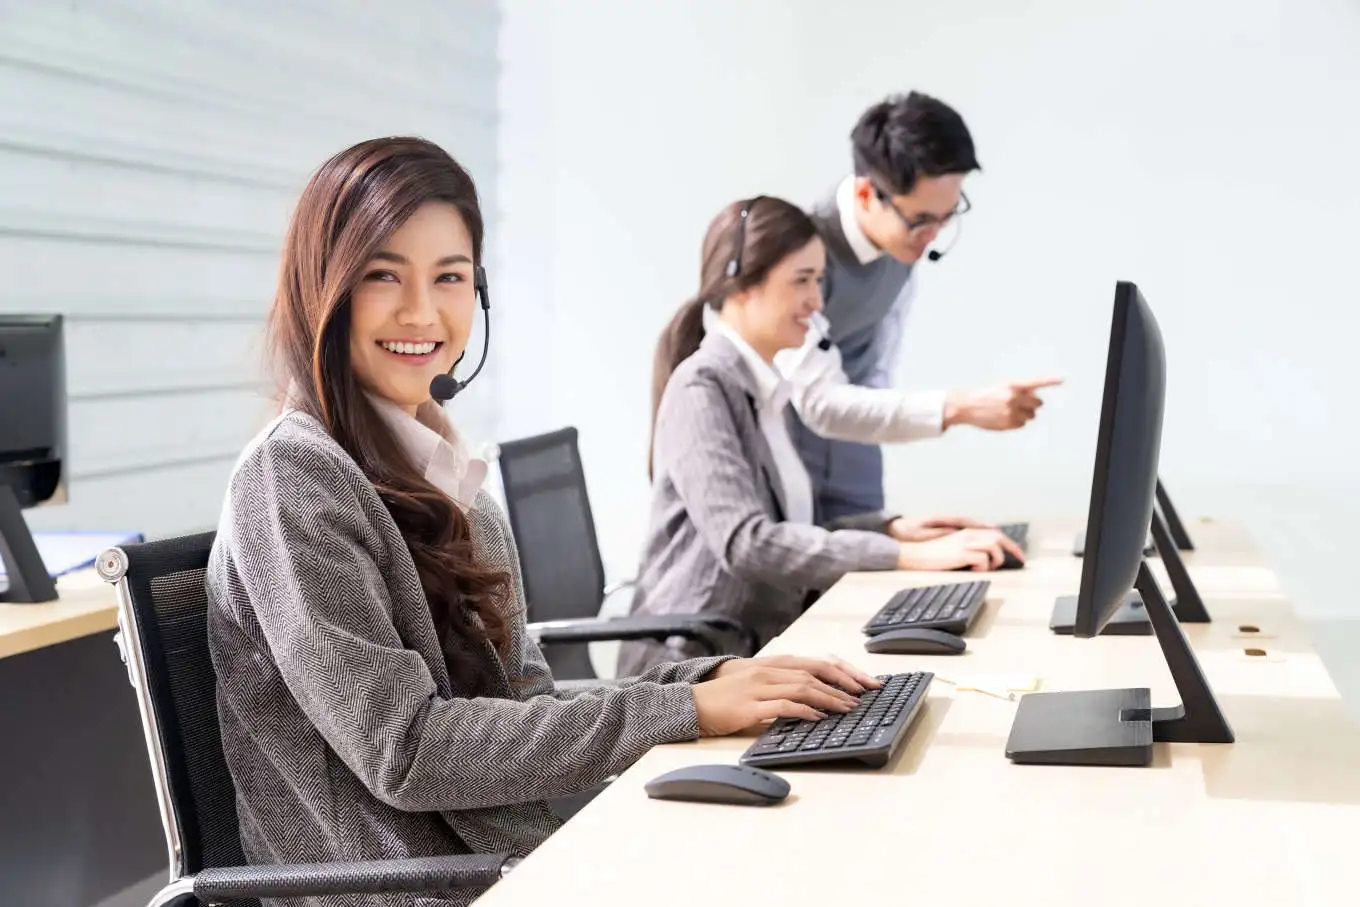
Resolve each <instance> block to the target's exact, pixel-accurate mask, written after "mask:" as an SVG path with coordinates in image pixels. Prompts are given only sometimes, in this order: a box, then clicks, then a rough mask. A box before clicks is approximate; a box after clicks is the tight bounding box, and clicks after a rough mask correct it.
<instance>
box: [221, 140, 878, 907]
mask: <svg viewBox="0 0 1360 907" xmlns="http://www.w3.org/2000/svg"><path fill="white" fill-rule="evenodd" d="M481 254H482V216H481V212H480V210H479V207H478V200H477V194H476V189H475V187H474V186H473V182H472V180H471V178H470V177H469V176H468V174H467V173H466V172H465V171H464V170H463V169H462V168H461V167H460V166H459V165H458V164H457V163H456V162H455V161H454V160H453V159H452V158H450V157H449V156H448V155H447V154H446V153H444V152H443V151H442V150H440V149H439V148H438V147H437V146H434V145H431V144H429V143H427V142H424V141H421V140H418V139H404V138H396V139H381V140H375V141H370V142H365V143H363V144H360V145H357V146H355V147H353V148H350V149H348V150H346V151H344V152H341V153H340V154H339V155H337V156H336V157H334V158H332V159H331V160H330V161H328V162H327V163H325V164H324V165H323V166H322V167H321V168H320V170H319V171H318V172H317V173H316V174H315V175H314V177H313V178H312V180H311V181H310V182H309V184H308V185H307V187H306V189H305V190H304V192H303V194H302V198H301V200H300V201H299V203H298V206H297V210H296V212H295V213H294V216H293V221H292V224H291V226H290V228H289V232H288V237H287V241H286V245H285V248H284V250H283V260H282V267H281V274H280V279H279V287H278V293H277V296H276V298H275V300H274V307H273V311H272V313H271V315H270V335H271V336H270V339H271V348H272V353H273V354H274V355H275V357H276V358H277V360H278V365H279V366H280V369H281V375H280V377H281V379H282V386H283V387H284V388H286V395H285V400H284V407H283V411H282V413H281V414H280V415H279V416H278V417H277V418H275V419H274V420H273V421H272V422H271V423H270V424H269V425H268V426H267V427H266V428H265V429H264V430H263V431H262V432H261V433H260V434H259V435H258V436H257V437H256V438H255V439H254V440H253V441H252V442H251V443H250V444H249V446H248V447H247V448H246V450H245V452H244V453H243V454H242V455H241V458H240V460H239V461H238V463H237V465H236V468H235V471H234V473H233V475H232V478H231V481H230V485H229V490H228V496H227V501H226V505H225V508H224V510H223V514H222V519H221V523H220V526H219V528H218V534H217V540H216V544H215V546H214V549H213V552H212V556H211V560H210V563H209V569H208V575H207V581H206V582H207V593H208V598H209V604H210V608H209V614H208V634H209V644H210V647H211V652H212V657H213V664H214V666H215V668H216V672H217V677H218V703H219V715H220V720H221V726H222V743H223V749H224V751H225V753H226V757H227V764H228V767H229V768H230V770H231V774H232V778H233V780H234V782H235V786H236V796H237V810H238V812H239V815H240V822H241V841H242V844H243V846H244V849H245V853H246V855H247V857H248V858H249V859H250V860H252V861H254V862H283V863H312V862H317V863H326V862H331V861H335V860H371V859H387V858H400V857H415V856H426V855H437V854H448V853H467V852H475V853H489V852H506V851H508V852H511V853H514V854H520V855H522V854H525V853H528V852H529V851H530V850H532V849H533V848H534V847H535V846H536V845H537V844H538V843H539V842H541V841H542V840H543V839H544V838H545V837H547V836H548V835H549V834H550V833H551V832H552V831H553V830H554V829H555V828H556V827H557V824H558V819H557V818H556V817H555V815H554V814H553V813H552V812H551V811H550V810H549V808H548V806H547V805H546V804H545V802H544V801H545V799H547V798H555V797H562V796H568V795H571V794H575V793H579V792H583V791H586V790H589V789H591V788H592V787H594V786H597V785H598V784H600V783H601V782H602V781H604V780H605V779H606V778H608V777H609V776H610V775H612V774H615V773H617V772H619V771H621V770H622V769H624V768H625V767H627V766H628V765H629V764H630V763H632V762H633V761H634V760H636V759H637V758H638V757H639V756H641V755H642V754H643V753H645V752H646V751H647V750H648V749H649V748H650V747H651V746H653V745H654V744H658V743H667V742H671V741H683V740H690V739H693V738H695V737H698V736H701V735H716V734H728V733H732V732H735V731H737V730H740V729H743V728H746V727H749V726H751V725H752V724H755V723H758V722H759V721H761V720H763V719H768V718H771V717H773V716H777V715H790V716H802V717H804V718H807V719H816V718H819V717H823V715H824V712H825V711H827V710H835V711H848V709H849V708H850V706H851V704H852V703H853V702H854V701H855V700H854V699H853V697H852V696H851V695H850V693H855V692H860V691H862V690H863V688H864V687H866V686H877V683H876V681H874V680H872V679H871V678H869V677H867V676H866V675H864V674H862V673H861V672H858V671H855V670H853V669H850V668H847V667H845V666H843V665H840V664H832V663H829V662H826V661H817V660H810V659H798V658H779V659H756V660H750V659H736V660H733V659H727V658H722V657H719V658H706V659H699V660H692V661H683V662H680V663H678V664H666V665H661V666H659V667H657V668H655V669H654V670H652V671H650V672H648V673H647V674H646V675H644V676H642V677H639V678H637V679H636V680H633V681H631V682H627V683H625V684H623V685H622V686H620V687H618V688H602V689H596V690H591V691H589V692H587V693H584V694H581V695H577V696H574V697H573V696H569V695H567V694H565V693H560V694H559V693H557V692H555V690H554V686H553V678H552V676H551V675H550V674H549V672H548V668H547V666H546V664H545V663H544V660H543V658H542V656H541V655H540V653H539V652H538V650H537V647H536V646H535V645H534V643H533V642H532V641H531V640H530V639H529V638H528V637H527V634H526V631H525V604H524V597H523V593H522V588H521V580H520V576H519V570H518V556H517V553H516V550H515V545H514V542H513V540H512V539H511V536H510V532H509V529H508V527H507V525H506V522H505V518H504V516H503V515H502V514H501V512H500V511H499V509H498V508H497V506H496V504H495V503H494V502H493V501H492V499H491V498H490V497H489V496H488V495H487V493H486V492H485V491H482V490H481V489H480V488H479V484H480V482H481V479H482V477H483V474H484V472H485V466H484V464H481V463H480V462H473V461H470V459H469V457H468V455H467V452H466V449H465V448H464V446H463V445H462V443H461V442H460V440H459V436H458V434H457V432H456V431H455V430H454V429H453V426H452V425H451V424H450V423H449V421H448V419H447V418H446V416H445V413H444V410H443V409H442V408H441V406H440V405H438V404H437V403H435V402H434V400H433V399H432V397H431V388H430V385H431V381H432V379H434V378H435V377H436V376H438V375H440V374H441V373H446V372H449V371H451V369H452V367H453V366H454V365H455V363H456V362H457V361H458V360H459V358H460V357H461V356H462V354H463V350H464V348H465V346H466V344H467V340H468V337H469V334H470V333H471V330H472V324H473V315H474V312H475V310H476V307H477V299H478V296H479V295H481V294H484V293H485V292H486V288H485V278H484V275H483V272H482V269H481V265H480V261H481ZM845 691H849V693H847V692H845ZM476 893H477V892H467V893H466V894H464V895H461V896H458V897H455V898H453V900H454V901H455V902H458V903H465V902H467V901H469V900H471V898H472V897H473V895H475V894H476ZM290 903H294V902H290ZM298 903H301V902H298ZM345 903H346V904H352V905H358V904H365V905H367V904H371V905H374V907H376V905H378V904H385V903H388V900H387V899H385V898H383V897H379V896H376V895H375V896H373V897H372V898H367V899H365V898H347V899H345ZM402 903H406V901H403V902H402ZM420 903H425V901H423V900H422V901H420Z"/></svg>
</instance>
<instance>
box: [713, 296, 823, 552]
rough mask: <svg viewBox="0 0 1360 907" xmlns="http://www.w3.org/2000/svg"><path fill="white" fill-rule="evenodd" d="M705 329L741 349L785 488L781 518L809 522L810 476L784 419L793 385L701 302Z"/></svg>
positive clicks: (758, 415)
mask: <svg viewBox="0 0 1360 907" xmlns="http://www.w3.org/2000/svg"><path fill="white" fill-rule="evenodd" d="M704 330H705V331H710V332H712V333H715V334H718V335H720V336H722V337H726V338H727V339H728V340H729V341H730V342H731V343H732V345H733V346H735V347H736V348H737V350H738V352H740V353H741V357H742V359H743V361H745V363H746V368H747V370H748V371H750V373H751V376H752V377H753V378H754V379H755V384H756V420H757V422H758V423H759V425H760V432H761V434H763V435H764V436H765V443H766V444H768V445H769V446H770V454H771V456H773V458H774V467H775V470H776V471H777V472H778V473H779V476H778V481H779V485H780V487H781V489H782V490H783V492H784V509H785V512H784V519H785V520H787V521H788V522H790V523H804V524H806V525H812V523H813V518H814V516H815V514H814V511H813V504H812V479H811V478H810V477H809V476H808V473H807V467H805V466H804V465H803V459H802V457H800V456H799V455H798V451H797V449H796V448H794V446H793V438H791V437H789V428H788V423H786V422H785V421H784V407H785V406H787V405H788V404H789V400H790V397H791V395H792V391H793V388H792V387H791V385H790V384H789V382H788V381H786V380H784V378H783V376H781V375H780V374H779V372H777V371H776V370H775V369H774V367H773V366H771V365H770V364H769V363H768V362H766V361H765V360H764V359H761V358H760V354H759V353H757V352H756V351H755V350H754V349H752V348H751V345H750V344H749V343H747V342H746V340H745V339H744V338H743V337H742V336H741V335H740V334H738V333H737V332H736V331H734V330H733V329H732V328H731V327H729V326H728V325H727V324H726V323H725V322H723V320H722V318H720V317H719V316H718V313H717V312H715V311H714V310H713V309H712V308H711V307H709V306H704Z"/></svg>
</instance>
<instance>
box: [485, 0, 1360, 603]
mask: <svg viewBox="0 0 1360 907" xmlns="http://www.w3.org/2000/svg"><path fill="white" fill-rule="evenodd" d="M528 6H529V5H525V4H509V5H508V7H507V9H506V17H505V21H504V31H503V35H502V64H503V83H502V107H503V128H502V148H503V160H502V163H503V170H502V175H501V178H502V185H503V191H502V202H503V204H504V222H503V224H504V225H503V230H502V233H501V236H500V244H501V250H502V252H503V253H504V255H505V264H504V266H505V269H506V270H507V271H508V272H511V267H510V264H509V263H510V262H512V261H513V262H514V263H515V264H514V266H513V271H512V272H511V273H513V278H511V277H510V276H509V275H508V276H507V279H506V281H505V284H506V292H505V293H504V294H503V295H501V296H500V297H498V299H499V301H500V302H501V303H502V305H500V307H499V308H500V311H507V310H513V311H514V313H515V317H517V318H521V319H522V322H523V324H522V329H521V330H517V331H516V332H515V333H513V334H510V335H509V336H503V340H506V341H507V342H506V343H505V345H503V346H502V350H503V351H504V350H505V348H506V346H510V345H511V344H515V345H518V344H521V343H523V344H524V345H525V347H526V348H529V349H532V350H533V351H534V355H533V358H532V362H533V363H534V367H533V368H532V369H524V368H521V369H520V370H519V372H520V374H519V375H517V376H507V382H506V384H505V385H504V388H503V389H504V392H505V394H506V396H505V398H504V399H503V404H502V405H503V411H504V415H505V419H506V422H505V427H506V428H507V429H510V430H512V431H513V433H523V432H527V431H536V430H540V429H543V428H549V427H556V426H558V425H561V424H567V423H570V424H575V425H577V426H579V428H580V429H581V432H582V445H583V453H584V455H585V458H586V467H587V472H588V478H589V480H590V483H591V495H592V500H593V502H594V504H595V507H596V517H597V522H598V523H599V527H600V535H601V539H602V543H603V545H604V547H605V554H606V559H607V561H608V562H609V563H610V564H611V566H613V567H614V569H615V570H617V571H627V570H629V569H631V568H632V566H633V564H634V562H635V558H636V551H637V545H638V540H639V538H640V534H641V532H642V529H643V527H644V526H645V519H646V503H647V488H646V483H645V478H644V471H643V466H644V459H645V451H646V431H647V421H648V402H647V388H648V375H649V368H650V357H651V352H652V346H653V343H654V341H655V338H656V334H657V332H658V331H659V329H660V328H661V326H662V325H663V324H664V322H665V320H666V318H667V317H669V315H670V314H671V312H672V311H673V310H674V308H675V306H677V305H678V303H679V302H680V300H681V299H683V298H684V297H685V296H686V294H687V293H688V292H690V291H691V290H692V289H693V287H694V285H695V282H696V280H697V262H698V254H699V241H700V237H701V235H702V232H703V229H704V226H705V225H706V224H707V222H708V219H709V218H710V217H711V216H712V215H713V213H714V212H716V210H717V209H718V208H719V207H720V206H721V205H722V204H725V203H726V202H728V201H730V200H732V199H734V198H738V197H742V196H745V195H750V194H754V193H756V192H767V193H769V192H773V193H782V194H785V195H787V196H789V197H791V198H795V199H798V200H809V199H811V198H812V197H814V196H815V195H817V194H818V193H820V192H822V191H823V190H824V189H826V188H828V187H829V186H830V185H831V184H832V183H833V182H834V181H835V180H836V179H837V178H838V177H839V176H841V175H842V173H843V172H844V171H845V169H846V168H847V167H848V148H847V140H846V135H847V133H848V131H849V129H850V126H851V125H852V123H853V121H854V118H855V117H856V115H857V114H858V113H859V111H860V110H861V109H862V108H863V107H864V106H866V105H867V104H868V103H871V102H873V101H874V100H876V99H878V98H879V97H880V96H882V95H884V94H886V93H889V92H891V91H894V90H903V89H907V88H919V89H921V90H925V91H928V92H930V93H933V94H936V95H937V96H939V97H941V98H943V99H945V100H947V101H949V102H950V103H951V104H953V105H954V106H956V107H957V108H958V109H959V110H960V111H961V112H962V113H963V114H964V116H965V118H966V119H967V120H968V122H969V124H970V127H971V129H972V130H973V133H974V137H975V139H976V142H977V145H978V151H979V156H980V158H981V160H982V163H983V165H984V167H985V168H986V169H985V172H984V173H982V174H979V175H975V176H974V177H973V178H971V179H970V181H969V184H968V191H969V194H970V196H971V197H972V199H973V201H974V205H975V210H974V212H973V213H972V214H970V215H969V216H968V218H967V224H966V230H965V233H964V235H963V237H962V239H961V241H960V243H959V245H958V246H957V247H956V249H955V250H954V251H953V253H952V254H951V255H950V257H949V258H948V259H947V260H946V261H945V262H942V263H940V264H938V265H924V266H923V268H924V273H923V275H922V281H923V292H922V294H921V295H920V297H919V301H918V303H917V308H916V309H915V311H914V313H913V315H912V318H911V320H910V322H909V324H908V329H907V335H906V349H905V351H904V356H903V361H902V368H901V377H902V380H903V382H904V383H906V384H910V385H915V386H926V385H938V384H941V383H943V384H946V385H949V386H957V385H965V384H974V383H979V382H990V381H993V380H998V379H1004V378H1007V377H1012V376H1028V375H1031V374H1043V373H1048V372H1056V373H1059V374H1062V375H1064V376H1066V377H1067V378H1068V382H1069V383H1068V385H1067V386H1065V387H1063V388H1060V389H1056V390H1055V391H1053V392H1050V393H1049V394H1048V399H1049V401H1050V403H1049V405H1048V407H1047V408H1046V409H1045V410H1044V413H1043V418H1042V419H1041V420H1040V421H1039V422H1037V423H1036V424H1035V425H1033V426H1032V427H1031V428H1029V429H1027V430H1026V431H1025V432H1023V433H1020V434H1012V435H984V434H981V433H978V432H971V431H960V432H957V433H955V434H953V435H951V436H950V437H948V438H947V439H945V440H944V441H941V442H936V443H931V444H919V445H914V446H909V447H899V448H895V449H892V450H891V451H890V453H889V458H888V464H889V478H888V486H889V497H890V502H891V503H893V504H895V505H896V506H899V507H903V508H905V509H907V510H908V511H911V512H918V511H935V510H946V511H954V510H966V511H971V512H974V513H977V514H979V515H984V516H998V517H1005V516H1015V517H1020V518H1023V517H1028V516H1037V515H1040V514H1043V513H1062V514H1073V513H1081V512H1083V511H1084V509H1085V503H1086V495H1087V492H1088V489H1089V483H1090V470H1091V466H1090V458H1091V453H1092V450H1093V448H1094V440H1095V425H1096V418H1097V413H1098V408H1099V399H1100V390H1101V380H1102V375H1103V370H1104V355H1105V341H1106V338H1107V335H1108V330H1109V315H1110V301H1111V298H1112V289H1113V284H1114V281H1115V280H1116V279H1120V278H1124V279H1132V280H1135V281H1136V282H1138V283H1139V285H1140V286H1141V287H1142V288H1143V289H1144V292H1145V294H1146V296H1147V298H1148V299H1149V301H1150V302H1151V304H1152V305H1153V306H1154V308H1155V310H1156V312H1157V313H1158V316H1159V319H1160V321H1161V323H1162V327H1163V331H1164V334H1165V337H1166V340H1167V345H1168V355H1169V368H1170V373H1169V375H1170V385H1169V394H1170V396H1169V401H1168V411H1167V416H1166V427H1165V434H1164V445H1163V470H1162V472H1163V476H1164V477H1165V478H1166V480H1167V482H1168V484H1169V486H1170V488H1171V490H1172V492H1173V494H1174V495H1175V496H1176V498H1177V499H1178V502H1179V503H1180V506H1181V509H1182V510H1183V511H1188V513H1189V514H1191V515H1200V514H1214V515H1218V516H1223V517H1235V518H1241V519H1247V520H1250V522H1251V524H1252V527H1253V529H1254V530H1255V531H1256V533H1257V536H1258V538H1259V539H1260V540H1261V541H1262V542H1263V544H1265V545H1266V546H1267V547H1268V549H1269V550H1270V552H1271V554H1272V556H1273V557H1274V559H1275V562H1276V563H1277V564H1278V565H1279V566H1280V567H1282V568H1283V570H1284V572H1285V576H1286V580H1287V581H1288V582H1289V583H1290V585H1291V586H1292V588H1293V591H1294V592H1295V593H1296V595H1297V596H1298V597H1299V598H1300V603H1301V606H1302V607H1303V608H1304V609H1305V610H1306V611H1307V612H1309V613H1312V614H1318V615H1321V614H1327V613H1338V614H1344V613H1350V614H1354V615H1357V616H1360V603H1356V602H1353V601H1346V600H1342V599H1341V598H1340V597H1339V596H1337V595H1334V594H1333V593H1332V591H1331V590H1332V589H1333V588H1335V586H1334V585H1333V584H1332V583H1330V582H1328V580H1329V579H1331V580H1335V579H1337V572H1338V571H1339V569H1340V563H1341V558H1340V557H1338V555H1341V553H1342V551H1343V545H1344V546H1346V548H1347V549H1348V548H1349V546H1350V545H1352V544H1354V543H1355V541H1356V536H1357V533H1356V532H1355V530H1354V529H1353V528H1352V523H1353V520H1352V517H1353V515H1354V514H1355V513H1356V512H1357V510H1360V480H1357V478H1356V477H1355V474H1354V470H1353V468H1352V463H1353V461H1354V458H1355V453H1356V450H1357V433H1356V429H1355V428H1354V427H1353V424H1352V415H1351V414H1352V412H1353V410H1354V405H1353V398H1354V396H1355V390H1354V388H1355V387H1356V382H1355V380H1354V378H1353V367H1352V362H1351V359H1350V356H1351V346H1352V345H1353V343H1354V337H1355V335H1356V333H1357V332H1356V328H1357V326H1358V325H1357V322H1358V321H1360V318H1358V317H1357V315H1356V303H1357V302H1360V299H1357V295H1358V294H1357V292H1356V289H1355V286H1356V284H1355V282H1354V279H1353V277H1352V271H1353V268H1352V267H1351V262H1352V258H1353V255H1354V251H1353V250H1354V247H1355V246H1356V244H1357V242H1360V229H1358V228H1357V227H1356V223H1357V222H1358V221H1360V173H1358V172H1357V169H1356V167H1355V165H1354V162H1355V161H1357V160H1360V8H1357V7H1356V5H1355V4H1354V3H1347V2H1345V0H1289V2H1288V3H1286V2H1284V0H1235V2H1230V0H1215V2H1210V0H1203V2H1172V0H1143V2H1132V0H1130V2H1111V0H1106V2H1102V3H1098V4H1093V3H1081V2H1077V0H1068V2H1064V0H1036V2H1028V3H1024V4H1017V3H1013V2H1008V0H955V2H951V3H920V2H907V3H902V2H887V0H845V2H841V3H838V4H836V5H835V12H834V13H833V12H831V11H830V8H829V7H827V6H826V5H825V4H823V3H815V2H810V0H798V2H757V0H750V2H721V0H694V2H687V3H685V4H666V5H664V6H662V5H659V4H635V3H630V2H627V0H595V2H573V3H569V4H568V3H556V4H546V5H544V4H534V5H532V6H533V8H532V9H528V8H527V7H528ZM525 261H529V262H535V263H536V264H535V265H530V266H529V267H528V268H526V267H524V266H523V265H522V264H521V262H525ZM536 265H541V267H537V266H536ZM530 269H534V270H533V273H532V274H530V273H529V271H530ZM512 280H513V282H512ZM545 329H546V330H545ZM531 332H532V333H531ZM514 355H516V356H518V355H519V347H518V346H515V347H514ZM525 401H532V403H529V404H526V402H525Z"/></svg>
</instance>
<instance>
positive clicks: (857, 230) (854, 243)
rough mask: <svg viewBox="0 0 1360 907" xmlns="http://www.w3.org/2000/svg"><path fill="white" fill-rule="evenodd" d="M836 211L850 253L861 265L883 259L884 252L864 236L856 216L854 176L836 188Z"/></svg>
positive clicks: (842, 181)
mask: <svg viewBox="0 0 1360 907" xmlns="http://www.w3.org/2000/svg"><path fill="white" fill-rule="evenodd" d="M836 210H837V211H839V212H840V216H841V232H842V233H844V234H845V242H846V244H847V245H849V246H850V251H852V252H854V253H855V258H857V259H859V263H860V264H862V265H867V264H868V263H869V262H871V261H875V260H877V259H878V258H879V257H881V256H882V255H883V250H882V249H880V248H879V247H878V246H876V245H874V244H873V241H872V240H870V239H869V237H867V236H865V235H864V229H863V228H862V227H861V226H860V225H859V218H857V217H856V216H855V178H854V176H847V177H846V178H845V179H843V180H841V184H840V185H839V186H837V187H836Z"/></svg>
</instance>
